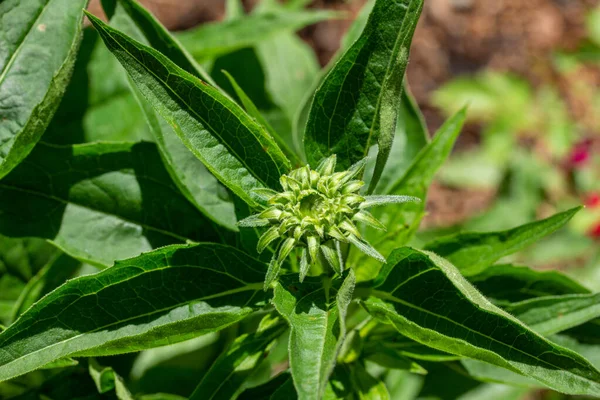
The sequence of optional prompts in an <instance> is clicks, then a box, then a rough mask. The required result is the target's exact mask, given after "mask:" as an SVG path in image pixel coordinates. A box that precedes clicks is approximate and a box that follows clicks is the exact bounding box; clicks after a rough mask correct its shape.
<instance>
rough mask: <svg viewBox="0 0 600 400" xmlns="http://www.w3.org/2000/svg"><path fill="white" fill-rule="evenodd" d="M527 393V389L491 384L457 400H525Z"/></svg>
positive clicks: (473, 390) (477, 388) (471, 391)
mask: <svg viewBox="0 0 600 400" xmlns="http://www.w3.org/2000/svg"><path fill="white" fill-rule="evenodd" d="M527 392H529V390H527V388H520V387H512V386H507V385H499V384H493V383H490V384H485V385H480V386H478V387H476V388H475V389H472V390H470V391H468V392H467V393H465V394H463V395H462V396H460V397H459V398H458V399H457V400H481V399H485V400H523V399H524V398H526V396H527Z"/></svg>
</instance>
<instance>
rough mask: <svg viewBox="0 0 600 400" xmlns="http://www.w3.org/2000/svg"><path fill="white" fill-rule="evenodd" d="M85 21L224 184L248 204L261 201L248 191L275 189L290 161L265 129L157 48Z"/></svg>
mask: <svg viewBox="0 0 600 400" xmlns="http://www.w3.org/2000/svg"><path fill="white" fill-rule="evenodd" d="M89 18H90V20H91V21H92V23H93V24H94V26H95V27H96V29H97V30H98V32H99V33H100V35H101V37H102V39H103V40H104V42H105V44H106V45H107V47H108V48H109V49H110V50H111V51H112V52H113V54H114V55H115V56H116V57H117V59H118V60H119V61H120V62H121V64H122V65H123V66H124V67H125V69H126V70H127V72H128V73H129V74H130V76H131V78H132V80H133V82H134V83H135V84H136V85H137V87H138V89H139V90H140V92H141V93H142V95H144V97H145V98H146V99H147V100H148V102H149V103H150V104H151V105H152V106H153V107H154V108H155V109H156V110H157V111H158V113H159V114H160V115H162V117H163V118H165V119H166V120H167V122H169V124H170V125H171V126H172V127H173V129H174V130H175V132H176V133H177V135H178V136H179V137H180V138H181V140H182V141H183V142H184V143H185V145H186V146H187V147H188V148H189V149H190V150H191V151H192V152H193V153H194V155H196V157H198V158H199V159H200V160H202V162H203V163H204V164H205V165H206V167H207V168H208V169H209V171H211V172H212V173H213V174H214V175H215V176H216V177H217V178H218V179H219V180H220V181H221V182H223V184H225V185H226V186H227V187H229V188H230V189H231V190H232V191H233V192H234V193H236V194H237V195H238V196H239V197H241V198H242V199H244V200H245V201H246V202H248V203H249V204H251V205H255V204H258V201H259V200H258V199H256V198H255V197H253V196H252V195H251V189H254V188H257V187H262V186H268V187H271V188H278V187H279V181H278V179H279V176H280V175H281V174H282V173H285V172H287V171H288V170H289V167H290V163H289V161H288V160H287V159H286V158H285V156H284V155H283V153H282V152H281V150H280V149H279V148H278V147H277V144H276V143H275V142H274V140H273V138H271V137H270V136H269V134H268V133H267V132H266V131H265V130H264V128H262V127H261V126H260V125H259V124H258V123H257V122H256V121H254V120H253V119H252V118H251V117H249V116H248V115H247V114H246V113H245V112H244V111H243V110H242V109H241V108H240V107H239V106H238V105H237V104H235V103H234V102H233V101H232V100H230V99H229V98H228V97H227V96H225V95H223V94H222V93H221V92H219V90H217V89H216V88H214V87H212V86H210V85H208V84H205V83H204V82H203V81H201V80H199V79H198V78H196V77H194V76H193V75H190V74H189V73H187V72H185V71H184V70H182V69H181V68H179V67H178V66H177V65H175V64H174V63H173V62H171V61H169V60H168V59H167V58H166V57H165V56H163V55H162V54H160V53H159V52H157V51H156V50H153V49H151V48H149V47H147V46H144V45H142V44H140V43H139V42H136V41H135V40H133V39H131V38H129V37H127V36H126V35H124V34H123V33H121V32H119V31H117V30H115V29H113V28H111V27H109V26H107V25H106V24H104V23H103V22H102V21H100V20H99V19H97V18H95V17H94V16H91V15H89Z"/></svg>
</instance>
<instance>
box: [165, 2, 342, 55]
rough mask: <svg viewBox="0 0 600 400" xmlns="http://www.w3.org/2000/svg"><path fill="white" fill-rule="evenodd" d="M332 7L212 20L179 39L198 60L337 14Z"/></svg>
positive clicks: (180, 36) (183, 34) (295, 29)
mask: <svg viewBox="0 0 600 400" xmlns="http://www.w3.org/2000/svg"><path fill="white" fill-rule="evenodd" d="M338 15H339V14H337V13H333V12H330V11H302V10H299V11H285V12H283V11H278V12H270V13H255V14H251V15H248V16H245V17H241V18H235V19H230V20H227V21H224V22H219V23H210V24H204V25H201V26H199V27H198V28H195V29H191V30H189V31H186V32H182V33H180V34H178V35H177V39H179V41H180V42H181V43H182V44H183V46H184V47H185V48H186V49H188V50H189V52H190V53H191V54H192V55H193V56H194V57H195V58H196V59H199V60H202V59H207V58H212V57H216V56H219V55H222V54H227V53H231V52H233V51H235V50H239V49H242V48H245V47H251V46H253V45H254V44H256V43H258V42H260V41H262V40H266V39H269V38H271V37H273V36H274V35H277V34H279V33H281V32H294V31H297V30H300V29H301V28H303V27H305V26H307V25H311V24H314V23H317V22H319V21H323V20H326V19H330V18H334V17H337V16H338Z"/></svg>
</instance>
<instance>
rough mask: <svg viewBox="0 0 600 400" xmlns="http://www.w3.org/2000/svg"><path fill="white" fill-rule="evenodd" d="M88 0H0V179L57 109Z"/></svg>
mask: <svg viewBox="0 0 600 400" xmlns="http://www.w3.org/2000/svg"><path fill="white" fill-rule="evenodd" d="M86 3H87V0H29V1H21V0H6V1H3V2H1V3H0V93H2V97H1V98H0V110H1V111H0V143H1V144H0V178H2V177H3V176H5V175H6V174H7V173H8V172H9V171H10V170H11V169H13V168H14V167H15V166H16V165H17V164H19V163H20V162H21V160H23V159H24V158H25V157H26V156H27V154H29V152H30V151H31V150H32V149H33V147H34V146H35V144H36V142H37V141H38V140H39V138H40V137H41V135H42V133H43V132H44V130H45V129H46V127H47V126H48V123H49V122H50V119H51V118H52V115H53V114H54V112H55V111H56V108H57V107H58V104H59V102H60V99H61V97H62V95H63V94H64V92H65V89H66V87H67V83H68V81H69V79H70V77H71V73H72V70H73V63H74V62H75V56H76V54H77V48H78V45H79V41H80V39H81V29H82V23H81V22H82V18H83V14H82V11H81V10H82V8H83V7H85V5H86Z"/></svg>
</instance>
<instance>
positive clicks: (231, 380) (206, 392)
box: [190, 316, 287, 400]
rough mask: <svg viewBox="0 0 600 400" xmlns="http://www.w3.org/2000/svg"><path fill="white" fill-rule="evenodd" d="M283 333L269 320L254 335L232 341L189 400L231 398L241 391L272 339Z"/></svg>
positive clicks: (277, 324)
mask: <svg viewBox="0 0 600 400" xmlns="http://www.w3.org/2000/svg"><path fill="white" fill-rule="evenodd" d="M266 318H270V317H269V316H267V317H266ZM261 325H262V324H261ZM286 329H287V327H286V326H285V325H284V324H281V323H279V321H278V320H277V318H276V319H274V320H272V319H269V320H267V323H266V324H265V326H260V327H259V329H258V331H257V332H256V333H251V334H244V335H242V336H239V337H238V338H236V339H235V340H234V342H233V343H232V344H231V346H230V347H229V348H228V349H227V351H225V352H224V353H222V354H221V355H220V356H219V358H217V360H216V361H215V363H214V364H213V365H212V367H211V368H210V370H209V371H208V372H207V373H206V375H204V377H203V378H202V381H201V382H200V384H199V385H198V386H197V387H196V390H194V393H192V395H191V396H190V400H211V399H231V398H235V397H236V394H238V393H239V392H240V389H243V384H244V382H245V381H246V379H247V378H248V377H249V376H250V375H251V374H252V373H253V372H255V371H256V369H257V367H258V366H259V365H260V363H261V362H262V361H263V359H264V357H265V356H266V355H267V353H268V351H269V350H270V347H271V345H272V344H273V342H274V341H275V339H277V338H278V337H279V336H281V334H282V333H283V332H284V331H285V330H286Z"/></svg>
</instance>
